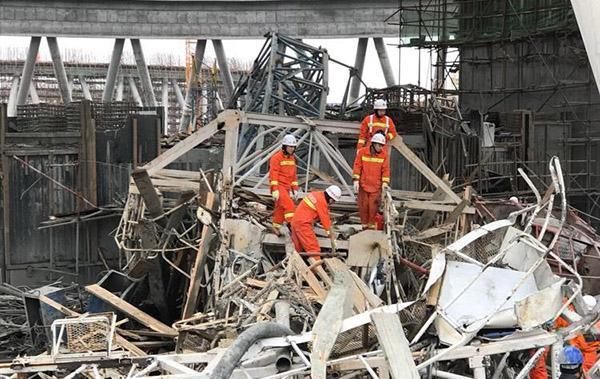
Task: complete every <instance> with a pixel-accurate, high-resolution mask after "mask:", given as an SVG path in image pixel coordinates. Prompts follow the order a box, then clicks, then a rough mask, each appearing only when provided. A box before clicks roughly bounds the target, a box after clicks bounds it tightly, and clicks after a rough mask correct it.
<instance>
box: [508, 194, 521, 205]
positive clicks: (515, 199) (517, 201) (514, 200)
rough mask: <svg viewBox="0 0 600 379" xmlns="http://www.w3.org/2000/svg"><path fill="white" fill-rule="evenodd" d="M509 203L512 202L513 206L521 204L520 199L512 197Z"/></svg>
mask: <svg viewBox="0 0 600 379" xmlns="http://www.w3.org/2000/svg"><path fill="white" fill-rule="evenodd" d="M508 201H510V202H511V203H513V204H519V199H518V198H517V197H516V196H511V197H510V199H508Z"/></svg>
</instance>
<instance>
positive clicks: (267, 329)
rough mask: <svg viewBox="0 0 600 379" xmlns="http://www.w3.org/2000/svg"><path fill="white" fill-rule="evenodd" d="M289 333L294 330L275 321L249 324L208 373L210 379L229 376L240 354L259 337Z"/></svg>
mask: <svg viewBox="0 0 600 379" xmlns="http://www.w3.org/2000/svg"><path fill="white" fill-rule="evenodd" d="M291 334H294V332H292V331H291V330H290V329H289V328H286V327H285V326H283V325H280V324H277V323H275V322H260V323H257V324H255V325H253V326H251V327H250V328H248V329H246V330H245V331H244V332H242V333H241V334H240V335H239V336H238V337H237V338H236V340H235V341H234V342H233V344H232V345H231V346H230V347H229V349H227V351H226V352H225V354H223V357H222V358H221V360H220V361H219V363H217V365H216V367H215V368H214V370H213V372H212V373H211V374H210V379H227V378H229V377H231V374H232V373H233V370H234V369H235V367H236V366H237V364H238V363H239V361H240V359H242V356H243V355H244V354H245V353H246V352H247V351H248V349H249V348H250V346H252V345H253V344H254V343H255V342H256V341H258V340H259V339H263V338H270V337H284V336H288V335H291Z"/></svg>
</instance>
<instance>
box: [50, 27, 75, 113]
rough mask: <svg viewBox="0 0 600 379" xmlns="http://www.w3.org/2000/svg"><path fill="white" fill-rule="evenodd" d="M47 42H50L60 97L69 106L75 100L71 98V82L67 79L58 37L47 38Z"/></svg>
mask: <svg viewBox="0 0 600 379" xmlns="http://www.w3.org/2000/svg"><path fill="white" fill-rule="evenodd" d="M46 41H47V42H48V48H49V49H50V56H51V57H52V66H53V67H54V75H56V80H57V81H58V89H59V90H60V96H61V97H62V101H63V104H69V103H70V102H71V101H73V98H72V97H71V89H70V88H69V81H68V79H67V72H66V71H65V65H64V64H63V61H62V58H61V56H60V49H59V48H58V42H57V40H56V37H46Z"/></svg>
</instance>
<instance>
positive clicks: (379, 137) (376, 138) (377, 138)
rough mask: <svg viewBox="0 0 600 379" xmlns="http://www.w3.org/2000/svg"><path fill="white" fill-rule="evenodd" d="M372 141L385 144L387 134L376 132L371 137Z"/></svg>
mask: <svg viewBox="0 0 600 379" xmlns="http://www.w3.org/2000/svg"><path fill="white" fill-rule="evenodd" d="M371 142H372V143H378V144H380V145H385V136H384V135H383V134H381V133H375V134H374V135H373V137H371Z"/></svg>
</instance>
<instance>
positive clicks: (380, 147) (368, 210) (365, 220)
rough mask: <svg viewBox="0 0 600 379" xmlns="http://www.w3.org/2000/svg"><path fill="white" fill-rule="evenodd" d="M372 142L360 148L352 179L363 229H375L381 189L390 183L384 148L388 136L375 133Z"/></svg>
mask: <svg viewBox="0 0 600 379" xmlns="http://www.w3.org/2000/svg"><path fill="white" fill-rule="evenodd" d="M370 142H371V143H370V144H369V145H368V146H367V147H363V148H362V149H360V150H358V152H357V154H356V158H354V169H353V171H352V179H353V181H354V192H357V193H358V212H359V214H360V223H361V224H362V227H363V229H375V227H376V218H377V211H378V210H379V203H380V201H381V191H382V189H384V188H387V187H388V186H389V183H390V162H389V159H388V153H387V151H386V150H385V149H384V146H385V142H386V138H385V136H384V135H383V133H379V132H378V133H375V134H374V135H373V137H371V140H370Z"/></svg>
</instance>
